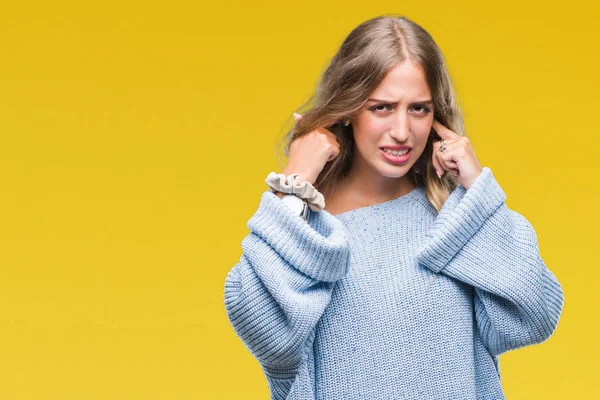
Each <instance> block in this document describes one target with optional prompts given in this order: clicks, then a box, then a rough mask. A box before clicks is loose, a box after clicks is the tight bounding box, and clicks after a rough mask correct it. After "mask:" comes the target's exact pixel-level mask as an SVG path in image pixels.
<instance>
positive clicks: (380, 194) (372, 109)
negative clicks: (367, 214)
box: [329, 60, 482, 213]
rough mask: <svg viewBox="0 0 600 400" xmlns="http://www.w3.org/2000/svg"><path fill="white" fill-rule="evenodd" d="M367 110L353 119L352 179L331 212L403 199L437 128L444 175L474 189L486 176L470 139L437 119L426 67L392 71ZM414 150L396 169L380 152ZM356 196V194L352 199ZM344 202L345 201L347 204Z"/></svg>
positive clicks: (436, 156)
mask: <svg viewBox="0 0 600 400" xmlns="http://www.w3.org/2000/svg"><path fill="white" fill-rule="evenodd" d="M369 99H378V100H384V101H371V100H368V101H367V102H366V103H365V105H364V107H363V108H362V109H361V110H360V111H359V112H358V113H356V114H355V115H353V116H352V117H351V118H350V123H351V124H352V125H353V128H354V129H353V130H354V139H355V143H356V151H355V157H354V159H353V161H352V166H351V169H350V174H349V176H348V177H347V178H346V180H345V181H344V182H342V184H341V185H340V189H339V191H338V192H337V193H336V196H335V199H333V200H332V201H331V205H330V206H331V207H329V208H330V209H331V210H335V211H334V212H335V213H337V212H344V211H346V210H348V209H353V208H357V207H361V206H367V205H372V204H377V203H380V202H384V201H388V200H392V199H395V198H397V197H400V196H403V195H405V194H407V193H409V192H410V191H412V190H413V189H414V188H415V187H414V184H413V183H412V182H411V181H410V179H409V178H408V176H407V172H408V171H409V169H410V168H411V167H412V166H413V165H414V164H415V162H416V161H417V160H418V159H419V157H421V155H422V154H423V151H424V149H425V145H426V143H427V138H428V136H429V132H430V130H431V129H432V128H433V129H434V130H435V131H436V132H437V133H438V134H439V135H440V137H441V138H442V139H445V141H446V142H445V143H446V150H445V151H444V152H439V148H440V142H439V141H438V142H435V143H434V152H433V165H434V167H435V168H436V170H437V171H438V172H439V173H440V174H441V173H443V172H444V170H446V171H449V172H450V173H452V174H453V175H454V176H455V177H456V178H457V180H458V182H459V183H460V184H461V185H462V186H463V187H465V188H466V189H468V188H469V187H470V186H471V184H472V183H473V182H474V181H475V179H476V178H477V177H478V176H479V174H480V173H481V171H482V168H481V165H480V164H479V162H478V161H477V159H476V157H475V154H474V152H473V149H472V147H471V145H470V143H469V140H468V139H467V138H466V137H462V136H460V135H458V134H456V133H455V132H453V131H451V130H450V129H448V128H446V127H444V126H443V125H442V124H440V123H439V122H438V121H437V120H435V119H434V117H433V111H434V110H433V103H427V101H430V100H432V97H431V92H430V90H429V86H428V84H427V81H426V78H425V73H424V71H423V69H422V67H421V66H419V65H417V64H414V63H413V62H411V61H408V60H407V61H404V62H402V63H399V64H398V65H396V66H395V67H394V68H392V69H391V70H390V71H389V73H388V74H387V75H386V77H385V78H384V80H383V81H382V82H381V83H380V85H379V86H378V87H377V88H376V89H375V91H374V92H373V93H372V94H371V96H369ZM386 145H407V146H410V147H412V150H411V153H410V158H409V160H408V162H406V163H405V164H402V165H394V164H392V163H390V162H389V161H387V160H386V159H385V158H383V156H382V155H381V150H380V147H382V146H386ZM350 194H351V195H350ZM341 199H344V200H341Z"/></svg>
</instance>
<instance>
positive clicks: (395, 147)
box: [380, 145, 412, 150]
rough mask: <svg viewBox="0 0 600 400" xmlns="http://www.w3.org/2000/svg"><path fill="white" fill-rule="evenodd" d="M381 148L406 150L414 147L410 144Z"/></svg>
mask: <svg viewBox="0 0 600 400" xmlns="http://www.w3.org/2000/svg"><path fill="white" fill-rule="evenodd" d="M380 149H390V150H404V149H412V147H410V146H399V145H392V146H381V147H380Z"/></svg>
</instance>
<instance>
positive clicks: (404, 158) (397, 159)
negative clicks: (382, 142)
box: [379, 146, 412, 165]
mask: <svg viewBox="0 0 600 400" xmlns="http://www.w3.org/2000/svg"><path fill="white" fill-rule="evenodd" d="M400 147H401V148H405V149H406V148H408V149H410V147H407V146H400ZM384 148H387V149H389V148H391V147H387V146H386V147H382V148H381V149H379V151H380V152H381V156H382V157H383V158H385V160H386V161H388V162H389V163H391V164H395V165H401V164H405V163H406V162H407V161H408V160H409V159H410V156H411V153H412V151H411V150H409V151H408V153H406V154H405V155H403V156H398V157H397V156H393V155H391V154H387V153H386V152H385V151H384V150H383V149H384Z"/></svg>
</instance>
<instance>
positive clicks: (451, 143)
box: [432, 119, 483, 189]
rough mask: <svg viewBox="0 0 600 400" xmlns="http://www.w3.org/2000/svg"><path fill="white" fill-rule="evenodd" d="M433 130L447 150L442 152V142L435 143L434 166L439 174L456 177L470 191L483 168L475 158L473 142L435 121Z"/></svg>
mask: <svg viewBox="0 0 600 400" xmlns="http://www.w3.org/2000/svg"><path fill="white" fill-rule="evenodd" d="M433 129H434V130H435V131H436V133H437V134H438V135H439V136H440V137H441V138H442V140H444V144H445V146H446V149H445V150H444V151H443V152H440V147H441V141H435V142H433V157H432V158H433V160H432V161H433V166H434V167H435V170H436V171H437V172H438V174H440V175H441V174H443V173H444V170H446V171H449V172H450V173H451V174H452V175H453V176H455V177H456V179H457V180H458V183H459V184H460V185H461V186H462V187H464V188H465V189H469V188H470V187H471V185H472V184H473V182H475V180H476V179H477V177H478V176H479V174H480V173H481V171H483V168H481V165H480V164H479V161H477V158H476V157H475V152H474V151H473V147H471V142H470V141H469V139H467V138H466V137H464V136H460V135H459V134H457V133H455V132H453V131H451V130H450V129H448V128H446V127H445V126H444V125H442V124H441V123H440V122H438V120H436V119H434V120H433Z"/></svg>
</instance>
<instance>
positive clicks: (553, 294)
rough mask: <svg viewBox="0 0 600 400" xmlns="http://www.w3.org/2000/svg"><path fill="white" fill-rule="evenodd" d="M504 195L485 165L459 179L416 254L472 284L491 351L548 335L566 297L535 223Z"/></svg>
mask: <svg viewBox="0 0 600 400" xmlns="http://www.w3.org/2000/svg"><path fill="white" fill-rule="evenodd" d="M505 200H506V195H505V193H504V191H503V190H502V188H501V187H500V185H499V184H498V182H497V181H496V180H495V178H494V176H493V174H492V171H491V170H490V169H489V168H488V167H484V168H483V171H482V172H481V174H480V175H479V177H478V178H477V179H476V181H475V182H474V183H473V184H472V185H471V187H470V188H469V189H468V190H467V189H465V188H464V187H462V186H460V185H459V186H458V187H457V188H456V190H455V191H453V192H452V193H451V194H450V196H449V197H448V199H447V200H446V202H445V203H444V205H443V207H442V209H441V210H440V213H439V214H438V215H437V217H436V220H435V221H434V223H433V227H432V229H431V230H430V231H429V232H428V233H427V235H426V241H425V244H424V245H423V247H421V248H420V250H419V253H418V255H417V257H418V260H419V263H420V264H422V265H425V266H426V267H428V268H430V269H431V270H432V271H434V272H436V273H444V274H447V275H448V276H450V277H452V278H455V279H458V280H460V281H462V282H465V283H467V284H469V285H472V286H473V287H474V299H473V301H474V309H475V319H476V323H477V328H478V329H479V332H480V335H481V338H482V340H483V343H484V345H485V346H486V348H487V349H488V351H490V353H491V354H492V355H494V356H498V355H500V354H502V353H504V352H507V351H509V350H513V349H517V348H520V347H524V346H528V345H532V344H537V343H541V342H544V341H546V340H547V339H548V338H549V337H550V336H551V335H552V334H553V332H554V331H555V329H556V327H557V324H558V320H559V318H560V315H561V313H562V308H563V304H564V293H563V289H562V286H561V284H560V283H559V282H558V280H557V278H556V276H555V275H554V274H553V273H552V272H551V271H550V270H549V269H548V268H547V267H546V265H545V263H544V261H543V260H542V258H541V257H540V251H539V247H538V240H537V235H536V232H535V230H534V228H533V226H532V225H531V223H530V222H529V221H528V220H527V219H526V218H525V217H523V216H522V215H520V214H519V213H517V212H515V211H513V210H510V209H509V208H507V206H506V203H505Z"/></svg>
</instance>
